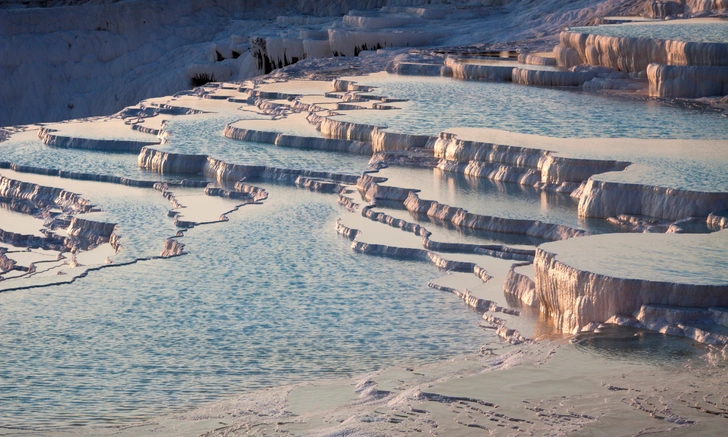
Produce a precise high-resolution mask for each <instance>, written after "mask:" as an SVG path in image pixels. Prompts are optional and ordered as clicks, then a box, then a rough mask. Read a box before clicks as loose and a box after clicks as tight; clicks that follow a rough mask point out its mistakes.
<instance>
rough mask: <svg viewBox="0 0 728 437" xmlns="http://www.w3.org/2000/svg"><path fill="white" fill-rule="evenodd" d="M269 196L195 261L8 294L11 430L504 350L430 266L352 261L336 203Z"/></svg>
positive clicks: (283, 193)
mask: <svg viewBox="0 0 728 437" xmlns="http://www.w3.org/2000/svg"><path fill="white" fill-rule="evenodd" d="M266 189H268V190H269V191H270V193H271V197H270V199H269V200H268V201H267V202H266V203H265V204H264V205H256V206H246V207H244V208H243V209H242V210H241V211H240V212H239V213H236V214H233V215H232V216H231V220H230V221H229V222H228V223H225V224H219V225H213V226H208V227H200V228H197V229H195V230H194V231H191V232H189V233H188V236H187V237H185V239H184V241H185V243H186V244H187V249H188V250H189V252H190V254H189V255H186V256H183V257H179V258H175V259H170V260H166V261H153V262H145V263H138V264H135V265H132V266H128V267H124V268H116V269H107V270H103V271H101V272H97V273H93V274H92V275H90V276H89V277H88V278H86V279H83V280H81V281H79V282H77V283H76V284H74V285H67V286H59V287H49V288H45V289H41V290H33V291H29V292H24V291H19V292H9V293H0V381H1V383H0V411H1V413H0V424H2V425H4V426H20V425H22V426H36V427H37V426H58V425H70V424H77V425H81V424H88V423H98V422H99V421H106V422H114V421H125V420H134V419H140V418H145V417H150V416H152V415H154V414H158V413H162V412H169V411H175V410H180V409H185V408H190V407H192V406H195V405H200V404H201V403H205V402H211V401H213V400H215V399H219V398H224V397H229V396H232V395H235V394H237V393H241V392H245V391H249V390H253V389H257V388H261V387H267V386H277V385H281V384H285V383H289V382H296V381H303V380H312V379H321V378H333V377H342V376H347V375H352V374H356V373H360V372H366V371H370V370H374V369H378V368H382V367H388V366H393V365H403V366H405V365H406V366H411V365H414V364H416V363H422V362H429V361H436V360H439V359H443V358H446V357H450V356H453V355H456V354H460V353H467V352H474V351H476V350H477V349H478V347H479V346H481V345H482V344H484V343H487V342H489V341H492V342H495V343H497V342H498V340H497V339H495V338H494V337H493V336H492V335H491V334H489V333H487V332H484V331H483V330H482V329H480V328H478V326H477V320H478V318H479V315H478V314H477V313H475V312H472V311H470V310H468V309H467V308H466V307H465V306H464V305H463V304H462V302H461V301H460V300H459V299H458V298H457V297H455V296H454V295H451V294H449V293H442V292H438V291H436V290H432V289H429V288H427V287H426V283H427V281H428V279H430V278H433V277H435V276H438V275H439V274H440V273H438V270H437V269H435V268H433V267H431V266H430V265H429V264H423V263H412V262H404V261H401V262H400V261H393V260H391V259H385V258H379V257H371V256H362V255H357V254H355V253H354V252H352V251H351V249H350V247H349V246H350V242H349V241H348V240H346V239H343V238H341V237H339V236H338V235H337V234H336V233H335V232H334V231H333V224H334V221H335V220H336V217H337V216H338V215H340V214H341V213H342V211H341V210H340V207H339V206H338V205H336V203H335V199H336V198H335V197H334V196H324V195H320V194H316V193H309V192H305V191H301V190H296V189H293V188H284V187H276V186H270V187H266ZM344 213H345V212H344ZM140 218H141V217H140Z"/></svg>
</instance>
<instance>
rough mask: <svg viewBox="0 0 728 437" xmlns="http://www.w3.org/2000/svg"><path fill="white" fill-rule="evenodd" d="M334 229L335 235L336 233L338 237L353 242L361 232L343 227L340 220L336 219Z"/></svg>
mask: <svg viewBox="0 0 728 437" xmlns="http://www.w3.org/2000/svg"><path fill="white" fill-rule="evenodd" d="M334 229H336V233H338V234H339V235H343V236H344V237H346V238H348V239H349V240H352V241H354V240H355V239H356V237H358V236H359V233H360V232H361V231H359V230H358V229H353V228H350V227H348V226H346V225H344V224H343V223H341V219H336V223H335V224H334Z"/></svg>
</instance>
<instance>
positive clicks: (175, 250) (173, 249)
mask: <svg viewBox="0 0 728 437" xmlns="http://www.w3.org/2000/svg"><path fill="white" fill-rule="evenodd" d="M184 249H185V245H184V244H183V243H180V241H179V240H177V239H175V238H167V240H166V241H165V242H164V249H163V250H162V253H161V254H160V255H159V256H160V257H162V258H172V257H175V256H180V255H184V254H185V253H186V252H185V251H184Z"/></svg>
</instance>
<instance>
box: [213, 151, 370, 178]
mask: <svg viewBox="0 0 728 437" xmlns="http://www.w3.org/2000/svg"><path fill="white" fill-rule="evenodd" d="M202 173H203V175H204V176H206V177H209V178H213V179H216V180H217V181H220V182H223V181H240V180H242V179H262V180H270V181H275V182H281V183H287V184H293V183H294V182H295V180H296V178H298V177H299V176H304V177H309V178H316V179H327V180H331V181H335V182H342V183H345V184H355V183H356V181H357V180H358V176H353V175H345V174H339V173H330V172H325V171H312V170H294V169H285V168H276V167H266V166H260V165H240V164H229V163H227V162H225V161H221V160H219V159H215V158H212V157H208V158H207V162H205V165H204V166H203V169H202Z"/></svg>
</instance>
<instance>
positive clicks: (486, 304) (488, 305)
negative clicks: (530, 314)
mask: <svg viewBox="0 0 728 437" xmlns="http://www.w3.org/2000/svg"><path fill="white" fill-rule="evenodd" d="M427 286H428V287H430V288H434V289H435V290H440V291H446V292H449V293H453V294H454V295H456V296H458V297H460V298H461V299H462V300H464V301H465V303H466V304H467V305H468V306H469V307H471V308H473V309H475V310H477V311H482V312H494V313H503V314H510V315H513V316H519V315H520V312H518V311H516V310H512V309H510V308H505V307H503V306H500V305H498V304H497V303H496V302H494V301H492V300H490V299H482V298H479V297H476V296H473V294H472V293H471V292H470V290H468V289H465V290H464V291H461V290H458V289H455V288H452V287H446V286H444V285H439V284H436V283H434V282H432V281H430V282H429V283H428V284H427ZM486 320H487V319H486Z"/></svg>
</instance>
